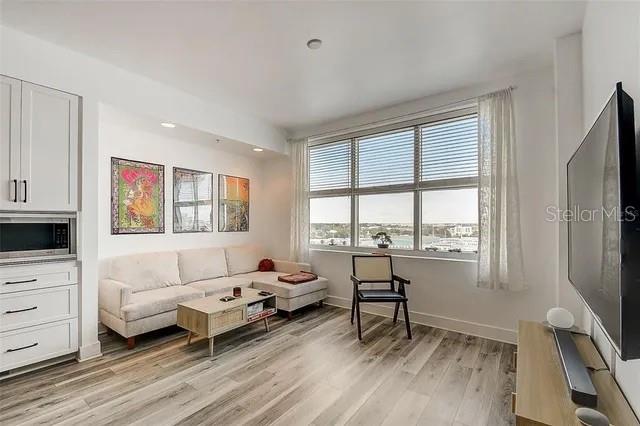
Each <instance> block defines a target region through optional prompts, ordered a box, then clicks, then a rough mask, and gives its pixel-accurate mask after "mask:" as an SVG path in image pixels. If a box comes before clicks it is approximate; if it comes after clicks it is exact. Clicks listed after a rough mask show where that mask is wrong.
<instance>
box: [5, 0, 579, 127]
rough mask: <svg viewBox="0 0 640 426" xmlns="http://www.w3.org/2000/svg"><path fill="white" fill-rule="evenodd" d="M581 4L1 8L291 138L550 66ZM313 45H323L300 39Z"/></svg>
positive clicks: (34, 30)
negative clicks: (556, 42)
mask: <svg viewBox="0 0 640 426" xmlns="http://www.w3.org/2000/svg"><path fill="white" fill-rule="evenodd" d="M583 14H584V3H581V2H526V3H525V2H513V3H511V2H344V3H342V2H340V3H338V2H314V3H309V2H295V3H293V2H281V3H270V2H261V3H239V2H237V3H218V2H215V3H214V2H179V1H174V2H158V3H156V2H148V1H145V2H84V3H79V2H11V1H6V0H5V1H4V2H2V14H1V15H0V16H2V20H3V22H4V24H6V25H9V26H11V27H14V28H17V29H18V30H21V31H24V32H27V33H31V34H33V35H35V36H38V37H41V38H44V39H47V40H50V41H53V42H55V43H58V44H61V45H66V46H68V47H70V48H72V49H75V50H78V51H81V52H84V53H86V54H88V55H91V56H94V57H97V58H100V59H103V60H105V61H108V62H111V63H113V64H115V65H118V66H120V67H122V68H125V69H127V70H130V71H133V72H136V73H139V74H142V75H146V76H148V77H151V78H153V79H156V80H158V81H161V82H164V83H166V84H169V85H172V86H175V87H178V88H180V89H182V90H185V91H187V92H190V93H193V94H195V95H197V96H200V97H202V98H206V99H210V100H212V101H214V102H216V103H219V104H221V105H224V106H228V107H230V108H234V109H236V110H238V111H241V112H246V113H251V114H253V115H256V116H259V117H262V118H264V119H266V120H268V121H269V122H271V123H272V124H274V125H276V126H279V127H282V128H284V129H287V130H292V129H295V128H300V127H304V126H309V125H314V124H319V123H322V122H326V121H330V120H333V119H336V118H340V117H344V116H348V115H353V114H358V113H362V112H366V111H371V110H375V109H378V108H382V107H386V106H390V105H393V104H397V103H400V102H404V101H408V100H413V99H417V98H420V97H424V96H428V95H431V94H435V93H441V92H444V91H447V90H452V89H456V88H461V87H464V86H469V85H472V84H474V83H475V82H478V81H488V80H492V79H494V78H497V77H501V76H506V75H511V74H513V73H516V72H519V71H523V70H529V69H533V68H536V67H541V66H543V65H546V64H551V63H552V57H553V39H554V38H555V37H558V36H561V35H566V34H569V33H572V32H576V31H579V30H580V28H581V24H582V17H583ZM315 37H317V38H321V39H322V40H323V41H324V45H323V47H322V48H321V49H320V50H315V51H313V50H309V49H307V47H306V41H307V40H308V39H310V38H315Z"/></svg>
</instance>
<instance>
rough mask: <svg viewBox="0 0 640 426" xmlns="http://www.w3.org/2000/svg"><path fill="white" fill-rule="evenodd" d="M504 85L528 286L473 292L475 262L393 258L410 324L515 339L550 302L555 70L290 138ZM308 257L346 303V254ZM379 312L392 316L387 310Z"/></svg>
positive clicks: (553, 258) (554, 277) (553, 268)
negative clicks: (522, 323) (405, 281)
mask: <svg viewBox="0 0 640 426" xmlns="http://www.w3.org/2000/svg"><path fill="white" fill-rule="evenodd" d="M509 85H514V86H517V88H516V90H515V91H514V94H513V98H514V103H515V113H516V133H517V138H518V139H517V161H518V169H519V170H518V171H519V180H520V194H521V195H520V202H521V212H522V213H521V216H522V217H521V222H522V225H521V226H522V241H523V251H524V258H525V274H526V278H527V282H528V286H529V288H528V289H527V290H525V291H522V292H519V293H509V292H504V291H487V290H481V289H478V288H476V287H475V286H474V284H475V281H476V266H477V265H476V263H475V262H463V261H452V260H435V259H416V258H400V257H397V258H396V259H395V260H394V268H395V270H396V271H397V273H398V274H400V275H404V276H406V277H407V278H409V279H410V280H411V281H412V284H411V287H410V289H409V297H410V309H411V311H412V315H413V318H412V320H415V321H417V322H424V323H427V324H432V325H436V326H440V327H444V328H449V329H455V330H460V331H464V332H467V333H472V334H477V335H482V336H486V337H492V338H497V339H500V340H506V341H511V342H514V341H515V336H516V328H517V321H518V320H519V319H532V320H542V319H544V315H545V313H546V311H547V310H548V309H549V308H550V307H552V306H554V305H555V303H556V283H557V274H558V272H557V269H558V259H557V245H558V238H557V224H555V223H551V222H547V221H545V208H546V206H548V205H555V204H556V202H557V182H556V179H557V178H556V176H557V164H556V156H555V117H554V108H553V105H554V73H553V69H552V68H551V67H549V68H543V69H540V70H536V71H532V72H530V73H527V74H523V75H517V76H514V77H512V78H510V79H505V80H502V81H497V82H492V83H487V84H481V85H478V86H476V87H472V88H468V89H464V90H459V91H456V92H451V93H446V94H443V95H438V96H433V97H428V98H425V99H422V100H420V101H415V102H410V103H407V104H403V105H398V106H395V107H393V108H389V109H386V110H381V111H375V112H372V113H369V114H365V115H362V116H358V117H351V118H348V119H345V120H340V121H339V122H336V123H330V124H327V125H323V126H319V127H316V128H312V129H303V130H300V131H298V132H296V136H301V135H304V134H306V135H313V134H317V133H320V132H328V131H331V130H334V129H342V128H346V127H351V126H358V125H362V124H364V123H369V122H373V121H377V120H384V119H388V118H391V117H394V116H398V115H401V114H406V113H412V112H415V111H420V110H425V109H430V108H437V107H439V106H442V105H446V104H450V103H451V102H455V101H460V100H463V99H468V98H470V97H474V96H478V95H481V94H484V93H487V92H490V91H493V90H498V89H502V88H505V87H507V86H509ZM311 258H312V263H313V267H314V270H315V271H316V272H318V273H319V274H321V275H325V276H327V277H328V278H329V280H330V283H331V284H330V289H329V294H330V295H331V296H332V297H331V299H330V301H331V302H333V303H336V304H341V305H343V306H350V297H351V286H350V282H349V274H350V272H351V263H350V254H348V253H336V252H326V251H325V252H323V251H314V252H312V256H311ZM383 311H384V312H382V313H386V314H390V313H391V308H390V307H389V308H385V309H384V310H383Z"/></svg>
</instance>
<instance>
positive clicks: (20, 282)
mask: <svg viewBox="0 0 640 426" xmlns="http://www.w3.org/2000/svg"><path fill="white" fill-rule="evenodd" d="M36 281H38V279H37V278H32V279H30V280H24V281H5V282H4V283H5V284H26V283H35V282H36Z"/></svg>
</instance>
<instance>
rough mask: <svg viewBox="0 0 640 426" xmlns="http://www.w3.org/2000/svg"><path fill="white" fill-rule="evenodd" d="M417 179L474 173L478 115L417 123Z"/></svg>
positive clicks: (436, 178)
mask: <svg viewBox="0 0 640 426" xmlns="http://www.w3.org/2000/svg"><path fill="white" fill-rule="evenodd" d="M420 136H421V139H420V140H421V147H420V148H421V159H420V161H421V168H420V170H421V172H420V175H421V176H420V180H421V181H423V182H424V181H431V180H440V179H455V178H467V177H476V176H478V116H477V114H473V115H468V116H465V117H461V118H457V119H453V120H447V121H442V122H437V123H433V124H428V125H424V126H421V127H420Z"/></svg>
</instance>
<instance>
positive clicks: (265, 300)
mask: <svg viewBox="0 0 640 426" xmlns="http://www.w3.org/2000/svg"><path fill="white" fill-rule="evenodd" d="M259 292H260V290H256V289H254V288H243V289H242V296H241V297H239V298H236V299H234V300H232V301H229V302H223V301H221V300H220V298H222V297H224V296H231V295H232V291H226V292H221V293H217V294H215V295H213V296H209V297H205V298H203V299H195V300H190V301H188V302H183V303H179V304H178V325H179V326H180V327H182V328H184V329H187V330H189V336H187V344H191V337H192V336H193V334H198V335H200V336H206V337H207V338H208V339H209V356H213V337H214V336H217V335H218V334H222V333H224V332H227V331H229V330H233V329H235V328H238V327H242V326H243V325H247V324H251V323H254V322H257V321H264V328H265V330H266V331H269V321H268V318H269V317H270V316H273V315H275V314H276V312H277V311H278V310H277V306H276V295H275V294H272V295H270V296H260V295H259V294H258V293H259ZM261 302H262V304H263V309H262V311H260V312H258V313H254V314H251V313H248V312H247V311H248V310H251V306H253V305H255V304H256V303H261Z"/></svg>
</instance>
